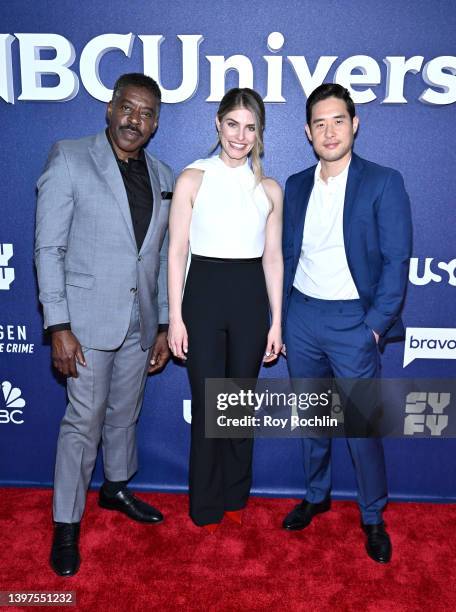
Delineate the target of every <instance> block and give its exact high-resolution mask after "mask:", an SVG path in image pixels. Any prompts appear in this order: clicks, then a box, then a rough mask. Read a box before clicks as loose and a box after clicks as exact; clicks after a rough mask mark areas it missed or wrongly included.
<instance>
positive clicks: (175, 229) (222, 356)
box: [168, 88, 283, 532]
mask: <svg viewBox="0 0 456 612" xmlns="http://www.w3.org/2000/svg"><path fill="white" fill-rule="evenodd" d="M215 122H216V126H217V132H218V137H219V143H218V144H219V145H220V154H219V155H217V156H214V157H210V158H208V159H202V160H198V161H196V162H195V163H193V164H191V165H190V166H188V167H187V168H186V169H185V170H184V171H183V172H182V174H181V175H180V177H179V179H178V181H177V184H176V187H175V190H174V197H173V201H172V205H171V213H170V223H169V234H170V246H169V258H168V266H169V273H168V283H169V308H170V314H169V322H170V325H169V331H168V342H169V346H170V349H171V350H172V352H173V354H174V355H175V356H176V357H178V358H180V359H186V361H187V368H188V374H189V379H190V386H191V390H192V431H191V450H190V466H189V495H190V516H191V518H192V520H193V521H194V523H195V524H196V525H199V526H204V527H206V529H208V531H210V532H212V531H214V530H215V529H216V527H217V525H218V524H219V523H220V522H221V521H222V519H223V516H224V515H228V516H229V517H230V518H231V519H233V520H235V521H236V522H238V523H241V512H242V509H243V508H244V506H245V505H246V503H247V500H248V496H249V492H250V485H251V478H252V467H251V464H252V450H253V440H252V439H215V438H206V437H205V379H206V378H256V377H257V376H258V372H259V369H260V367H261V362H262V361H264V362H265V363H270V362H272V361H274V360H275V359H277V357H278V355H279V353H280V350H281V348H282V336H281V300H282V279H283V261H282V248H281V235H282V190H281V188H280V186H279V185H278V184H277V183H276V182H275V181H274V180H273V179H270V178H266V177H264V176H263V172H262V167H261V163H260V156H261V154H262V152H263V130H264V125H265V110H264V104H263V101H262V99H261V97H260V96H259V95H258V94H257V93H256V92H255V91H253V90H252V89H248V88H244V89H239V88H235V89H231V90H230V91H229V92H227V93H226V94H225V96H224V97H223V99H222V101H221V103H220V106H219V109H218V112H217V117H216V120H215ZM249 157H250V158H251V163H252V168H251V167H250V164H249ZM189 248H190V252H191V264H190V268H189V272H188V277H187V280H186V283H185V293H184V297H183V299H182V292H183V288H184V279H185V269H186V263H187V258H188V252H189ZM207 409H208V410H215V406H207Z"/></svg>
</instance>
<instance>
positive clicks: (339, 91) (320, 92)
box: [306, 83, 356, 125]
mask: <svg viewBox="0 0 456 612" xmlns="http://www.w3.org/2000/svg"><path fill="white" fill-rule="evenodd" d="M326 98H339V100H343V101H344V102H345V104H346V106H347V111H348V114H349V115H350V117H351V119H352V120H353V117H354V116H355V115H356V110H355V103H354V102H353V100H352V97H351V95H350V92H349V91H348V89H346V88H345V87H343V86H342V85H339V84H338V83H323V84H322V85H320V86H319V87H317V88H316V89H314V90H313V92H312V93H311V94H310V96H309V97H308V98H307V103H306V120H307V124H308V125H310V121H311V119H312V108H313V107H314V106H315V104H317V102H321V101H322V100H326Z"/></svg>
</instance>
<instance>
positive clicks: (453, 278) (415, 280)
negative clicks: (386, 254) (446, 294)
mask: <svg viewBox="0 0 456 612" xmlns="http://www.w3.org/2000/svg"><path fill="white" fill-rule="evenodd" d="M433 261H434V258H433V257H426V258H425V260H424V264H421V265H420V260H419V259H418V257H412V258H411V260H410V273H409V281H410V282H411V283H412V284H413V285H428V284H429V283H441V282H442V280H446V281H447V283H448V284H449V285H452V286H453V287H456V259H452V260H451V261H449V262H448V263H446V262H444V261H439V262H437V263H434V264H433V263H432V262H433Z"/></svg>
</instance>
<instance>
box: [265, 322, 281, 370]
mask: <svg viewBox="0 0 456 612" xmlns="http://www.w3.org/2000/svg"><path fill="white" fill-rule="evenodd" d="M281 350H282V329H281V326H280V325H277V324H275V325H272V326H271V329H270V330H269V333H268V343H267V345H266V351H265V354H264V358H263V363H271V362H273V361H275V360H276V359H277V357H278V356H279V354H280V351H281Z"/></svg>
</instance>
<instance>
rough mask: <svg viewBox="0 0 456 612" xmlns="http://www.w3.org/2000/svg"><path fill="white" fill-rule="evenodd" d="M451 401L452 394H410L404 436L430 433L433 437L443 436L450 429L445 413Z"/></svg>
mask: <svg viewBox="0 0 456 612" xmlns="http://www.w3.org/2000/svg"><path fill="white" fill-rule="evenodd" d="M450 399H451V394H450V393H425V392H422V391H412V392H411V393H409V394H408V395H407V399H406V405H405V412H406V415H407V416H406V417H405V419H404V435H405V436H413V435H415V434H419V433H425V431H426V433H427V431H429V432H430V433H431V436H441V435H442V432H443V430H444V429H446V428H447V427H448V415H447V414H443V411H444V410H445V409H446V408H447V407H448V406H449V404H450ZM428 407H429V408H430V411H429V410H427V408H428Z"/></svg>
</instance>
